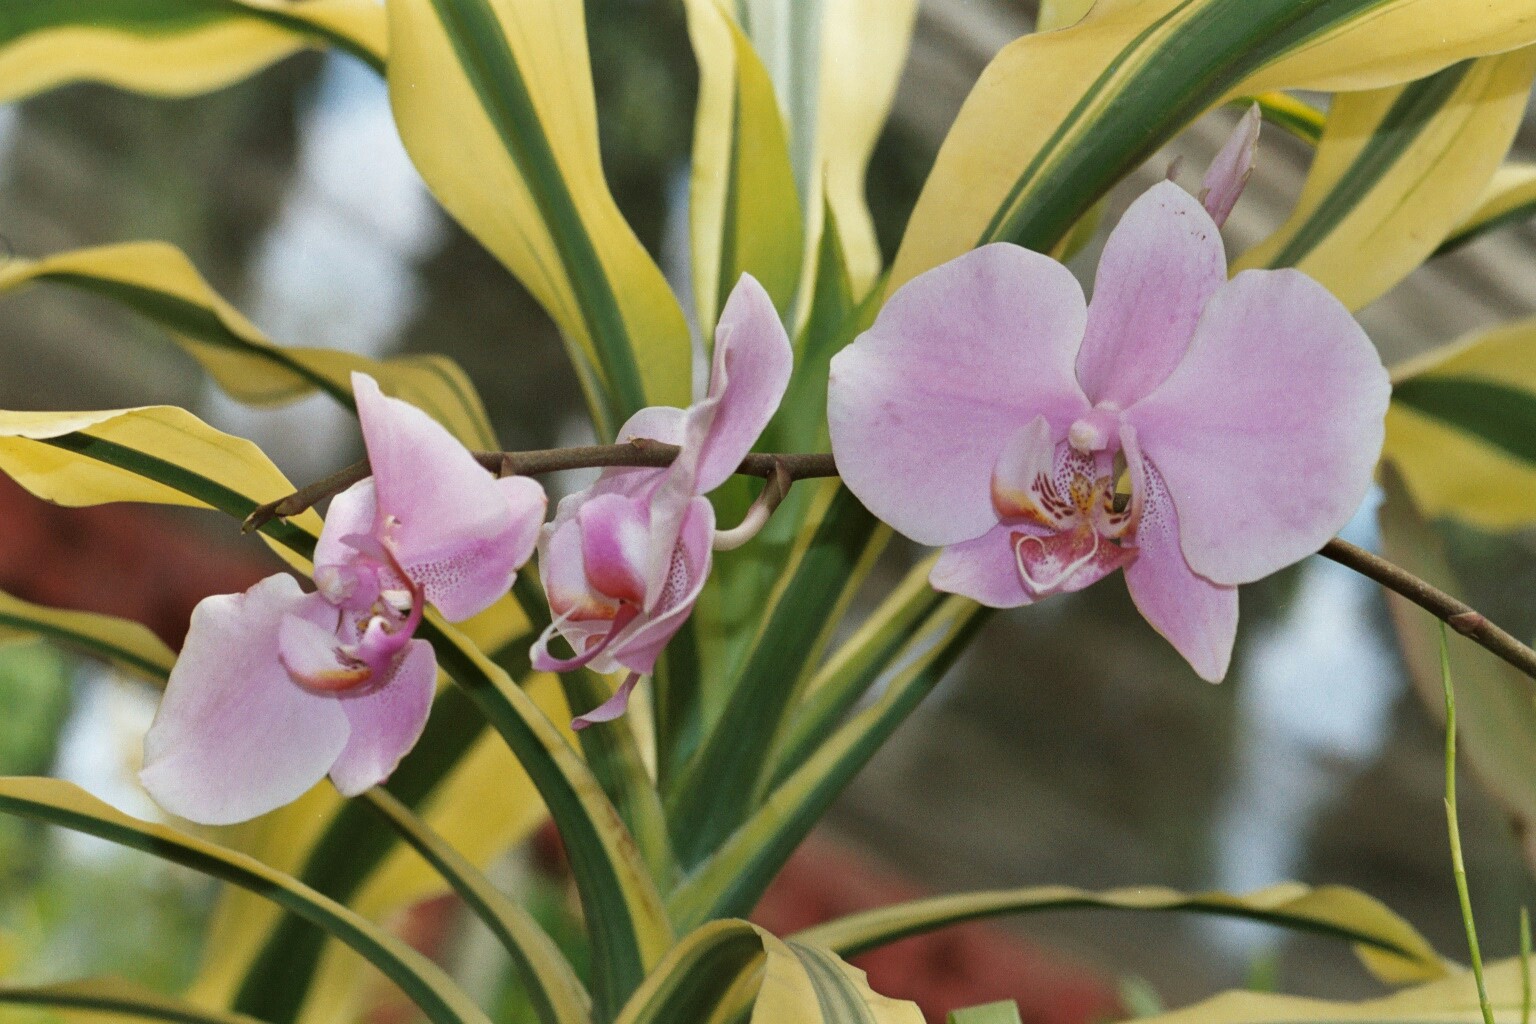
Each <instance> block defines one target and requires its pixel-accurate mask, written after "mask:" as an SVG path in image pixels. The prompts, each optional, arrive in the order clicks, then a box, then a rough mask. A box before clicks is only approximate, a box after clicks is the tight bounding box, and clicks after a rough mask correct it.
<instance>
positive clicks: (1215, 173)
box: [1200, 103, 1264, 228]
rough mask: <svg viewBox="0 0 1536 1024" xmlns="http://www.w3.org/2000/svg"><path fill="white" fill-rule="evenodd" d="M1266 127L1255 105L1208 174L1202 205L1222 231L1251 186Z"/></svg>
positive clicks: (1230, 137) (1243, 117) (1222, 149)
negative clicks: (1254, 165) (1261, 139)
mask: <svg viewBox="0 0 1536 1024" xmlns="http://www.w3.org/2000/svg"><path fill="white" fill-rule="evenodd" d="M1263 124H1264V115H1263V112H1262V111H1261V110H1260V109H1259V105H1258V104H1257V103H1255V104H1253V105H1252V106H1250V107H1249V108H1248V112H1247V113H1245V114H1244V115H1243V116H1242V118H1241V119H1240V120H1239V121H1238V122H1237V126H1236V127H1235V128H1233V129H1232V134H1231V135H1230V136H1229V137H1228V138H1227V141H1226V144H1225V145H1223V146H1222V147H1221V152H1219V153H1217V154H1216V159H1214V160H1212V161H1211V166H1210V169H1209V170H1207V171H1206V172H1205V181H1204V182H1202V183H1201V187H1200V202H1201V203H1202V204H1204V206H1205V212H1206V213H1209V214H1210V215H1211V220H1213V221H1215V222H1216V226H1217V227H1218V228H1219V227H1221V226H1222V225H1223V224H1225V223H1226V222H1227V218H1228V217H1229V216H1231V214H1232V207H1234V206H1236V205H1237V200H1238V198H1239V197H1240V196H1241V195H1242V194H1243V189H1244V188H1246V187H1247V186H1248V176H1249V175H1251V174H1252V173H1253V157H1254V151H1255V150H1256V149H1257V148H1258V145H1259V130H1260V128H1262V127H1263Z"/></svg>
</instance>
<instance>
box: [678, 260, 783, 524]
mask: <svg viewBox="0 0 1536 1024" xmlns="http://www.w3.org/2000/svg"><path fill="white" fill-rule="evenodd" d="M793 359H794V356H793V350H792V349H791V348H790V344H789V335H788V334H786V333H785V331H784V325H783V323H782V322H780V320H779V314H778V311H777V310H776V309H774V308H773V300H772V299H770V298H769V297H768V293H767V292H766V291H764V290H763V286H762V285H761V284H759V283H758V282H757V279H756V278H754V277H753V276H752V275H751V274H743V275H741V280H740V281H738V282H737V284H736V287H735V288H733V289H732V290H731V295H730V298H729V299H727V300H726V303H725V309H724V311H723V312H721V314H720V324H719V326H718V327H717V328H716V330H715V354H714V362H713V366H712V368H711V371H710V379H709V394H708V395H707V396H706V397H705V399H704V401H703V402H702V403H700V404H701V405H709V406H712V407H713V408H712V410H711V412H710V415H709V419H708V423H707V426H706V429H705V433H704V437H703V438H702V442H701V445H700V451H699V459H698V469H697V481H696V484H695V490H694V493H696V494H708V493H709V492H710V491H712V490H714V489H715V488H716V487H719V486H720V485H721V484H723V483H724V482H725V481H726V480H727V479H729V478H730V476H731V474H732V473H734V472H736V467H737V466H739V465H741V460H742V459H743V458H745V457H746V455H747V453H748V452H750V451H751V450H752V446H753V445H754V444H756V443H757V439H758V437H759V435H761V434H762V432H763V430H764V428H766V427H767V426H768V421H769V420H771V419H773V414H774V413H775V412H776V411H778V408H779V402H780V401H781V400H782V399H783V398H784V390H785V388H787V387H788V386H789V374H790V366H791V363H792V362H793Z"/></svg>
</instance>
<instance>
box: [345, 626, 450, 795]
mask: <svg viewBox="0 0 1536 1024" xmlns="http://www.w3.org/2000/svg"><path fill="white" fill-rule="evenodd" d="M436 683H437V659H436V657H434V656H433V654H432V645H431V644H429V643H428V642H427V641H425V640H412V641H411V642H410V643H409V644H408V645H407V646H406V647H405V649H404V651H402V652H401V653H400V655H399V656H398V657H397V658H396V660H395V662H394V664H393V665H392V666H391V668H390V669H389V671H388V672H387V674H385V676H384V678H383V679H382V681H380V682H377V683H376V684H375V685H372V686H369V687H366V688H363V689H360V690H354V691H351V692H349V693H345V694H343V695H342V696H341V697H340V699H339V700H338V701H337V703H338V704H339V705H340V708H341V710H342V712H343V713H344V714H345V715H346V717H347V721H348V723H349V724H350V726H351V732H350V734H349V737H348V739H347V745H346V747H344V748H343V749H342V751H341V753H340V755H338V756H337V758H336V761H335V763H334V764H332V765H331V771H330V775H331V782H333V783H334V784H335V785H336V789H337V790H338V791H340V793H341V795H342V796H356V795H357V794H359V793H361V792H363V791H364V790H365V789H369V788H371V787H373V786H377V785H378V784H379V783H381V782H383V781H384V780H385V779H387V778H389V776H390V773H392V772H393V771H394V770H395V767H396V766H397V765H398V764H399V763H400V759H401V758H403V757H404V756H405V755H406V754H408V753H410V750H411V748H412V747H414V746H415V745H416V741H417V740H419V739H421V733H422V730H423V729H425V728H426V727H427V715H428V714H429V713H430V712H431V710H432V697H433V694H434V692H435V690H436Z"/></svg>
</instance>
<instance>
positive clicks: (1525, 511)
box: [1382, 319, 1536, 529]
mask: <svg viewBox="0 0 1536 1024" xmlns="http://www.w3.org/2000/svg"><path fill="white" fill-rule="evenodd" d="M1393 381H1394V386H1393V393H1392V406H1391V409H1390V410H1389V411H1388V413H1387V437H1386V446H1385V448H1384V449H1383V453H1382V457H1383V458H1384V459H1386V460H1389V461H1391V462H1392V463H1394V464H1395V465H1396V466H1397V468H1398V470H1399V471H1400V472H1401V474H1402V477H1403V481H1404V483H1405V484H1406V486H1407V489H1408V492H1409V493H1410V494H1411V495H1412V496H1413V500H1414V501H1415V503H1417V504H1418V505H1419V506H1420V507H1421V508H1423V509H1424V512H1425V514H1427V515H1429V516H1445V515H1450V516H1455V517H1457V518H1459V519H1462V520H1465V521H1466V522H1469V523H1472V524H1474V525H1477V526H1481V527H1484V528H1488V529H1509V528H1512V527H1517V526H1521V525H1524V524H1527V523H1530V522H1533V521H1536V445H1533V444H1532V437H1533V436H1536V434H1533V433H1532V432H1533V431H1536V319H1529V320H1519V321H1515V322H1513V323H1509V324H1505V325H1503V326H1501V327H1497V328H1494V329H1493V330H1489V331H1483V332H1479V333H1476V334H1472V335H1470V336H1468V337H1466V338H1463V339H1461V340H1460V341H1457V342H1455V343H1454V344H1451V345H1447V346H1445V347H1443V348H1440V349H1437V350H1435V351H1433V352H1429V353H1426V354H1425V355H1423V356H1421V357H1419V358H1416V359H1413V360H1411V361H1409V362H1407V363H1404V364H1402V365H1400V366H1397V367H1394V368H1393Z"/></svg>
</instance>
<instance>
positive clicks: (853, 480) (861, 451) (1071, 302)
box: [827, 243, 1088, 545]
mask: <svg viewBox="0 0 1536 1024" xmlns="http://www.w3.org/2000/svg"><path fill="white" fill-rule="evenodd" d="M1085 316H1086V313H1085V306H1084V303H1083V294H1082V289H1081V288H1079V287H1078V284H1077V281H1076V280H1075V279H1074V278H1073V277H1072V275H1071V274H1070V273H1069V272H1068V271H1067V269H1066V268H1065V267H1063V266H1062V265H1061V264H1060V263H1057V262H1056V261H1055V260H1052V259H1049V258H1048V257H1045V256H1041V255H1040V254H1039V253H1033V252H1030V251H1029V250H1027V249H1022V248H1020V247H1018V246H1015V245H1009V244H1007V243H997V244H993V245H987V246H983V247H981V248H980V249H976V250H974V251H972V252H969V253H966V254H965V255H964V256H961V257H959V258H958V259H954V260H951V261H950V262H948V263H945V264H943V265H942V266H939V267H936V268H934V269H933V270H930V271H928V272H927V273H925V274H922V275H920V276H918V277H916V278H914V279H913V280H911V281H909V282H908V283H907V284H906V285H904V286H903V287H902V288H900V289H899V290H898V291H897V292H896V293H895V294H894V295H892V296H891V298H890V300H889V301H888V302H886V304H885V307H884V309H882V310H881V312H880V316H879V318H878V319H877V320H876V321H875V324H874V326H873V327H871V328H870V329H869V330H868V331H866V332H864V333H863V334H862V335H860V336H859V337H858V338H857V339H856V340H855V341H854V342H853V343H852V344H851V345H849V346H848V347H847V348H845V349H843V350H842V351H841V352H839V353H838V354H837V355H836V356H835V357H833V359H832V371H831V378H830V380H829V383H828V402H827V412H828V421H829V424H830V426H831V431H832V450H833V451H834V452H835V453H836V455H837V464H838V468H839V470H840V472H841V473H842V477H843V481H844V483H846V484H847V485H848V487H849V489H850V490H852V491H853V493H854V494H855V495H857V496H858V498H859V500H860V501H862V502H863V503H864V504H865V505H866V506H867V507H868V508H869V510H870V511H871V512H873V513H874V514H875V515H876V516H878V517H879V518H880V519H882V520H884V521H885V522H887V523H889V524H890V525H891V526H893V527H895V528H896V529H897V530H898V531H899V532H901V533H903V534H905V535H906V536H908V537H910V538H911V539H913V540H915V541H918V542H919V543H922V544H933V545H948V544H956V543H959V542H960V541H966V540H971V539H973V538H975V537H979V536H981V534H983V533H985V532H986V531H987V530H990V529H991V528H992V527H993V526H995V525H996V524H997V514H996V512H995V511H994V509H993V506H992V495H991V488H992V470H993V467H994V466H995V465H996V464H997V458H998V454H999V453H1000V452H1001V450H1002V448H1003V445H1004V444H1005V443H1006V442H1007V440H1008V438H1010V437H1011V436H1013V434H1014V433H1015V432H1016V431H1017V430H1018V429H1019V428H1020V427H1022V426H1023V425H1024V424H1026V423H1029V422H1030V421H1031V420H1033V419H1034V418H1035V417H1036V416H1044V417H1045V418H1046V420H1047V421H1048V422H1049V423H1050V425H1051V428H1052V430H1053V431H1058V430H1059V431H1065V430H1066V428H1067V427H1068V425H1070V423H1071V422H1072V421H1073V420H1074V419H1076V418H1077V417H1078V416H1080V415H1082V414H1083V413H1084V412H1085V411H1087V409H1088V403H1087V400H1086V399H1085V398H1084V396H1083V393H1082V389H1081V388H1079V387H1078V384H1077V378H1076V375H1075V371H1074V362H1075V359H1076V356H1077V349H1078V343H1079V341H1080V340H1081V339H1082V336H1083V325H1084V322H1085Z"/></svg>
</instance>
